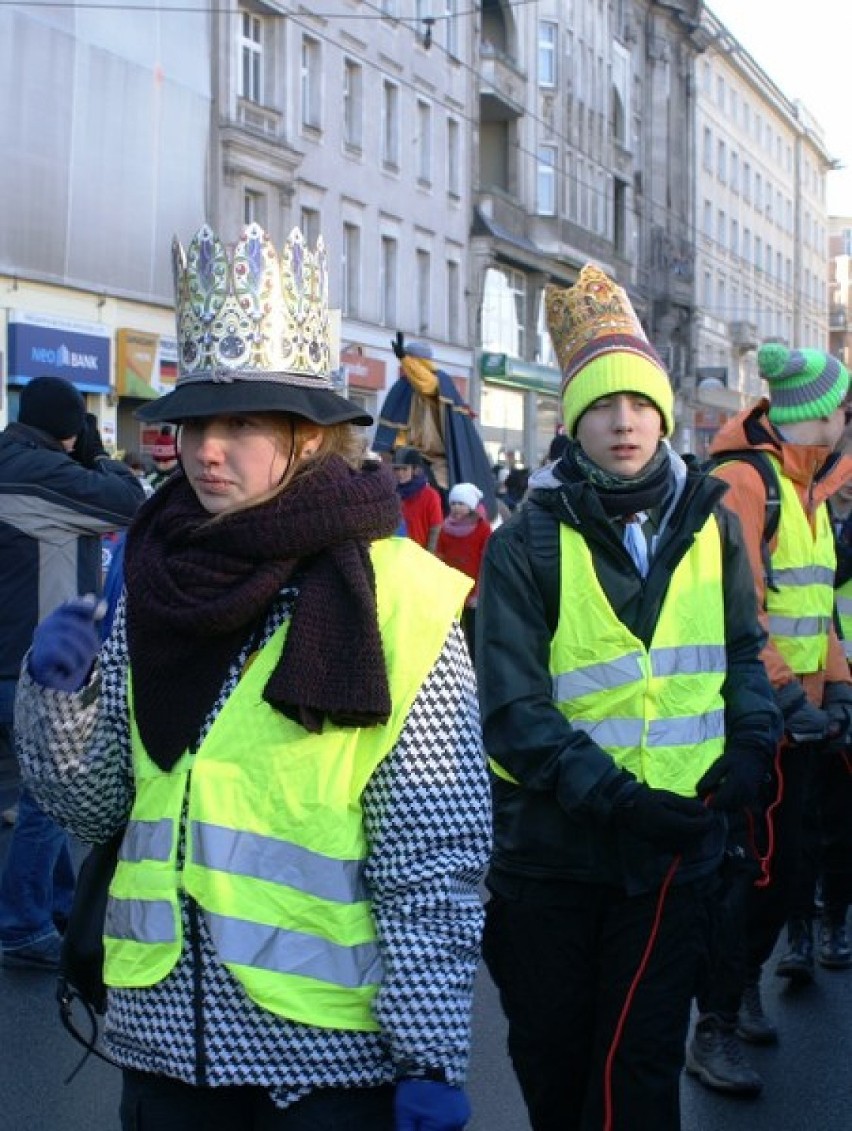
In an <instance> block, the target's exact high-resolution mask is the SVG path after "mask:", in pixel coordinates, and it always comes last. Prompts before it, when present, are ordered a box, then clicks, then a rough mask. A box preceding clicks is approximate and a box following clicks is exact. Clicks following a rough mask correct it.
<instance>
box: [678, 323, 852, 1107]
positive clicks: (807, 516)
mask: <svg viewBox="0 0 852 1131" xmlns="http://www.w3.org/2000/svg"><path fill="white" fill-rule="evenodd" d="M758 365H759V368H760V372H761V375H762V376H763V377H764V379H765V380H766V381H767V382H768V385H769V392H770V397H769V399H762V400H760V401H759V403H758V404H756V405H755V406H754V407H752V408H750V409H748V410H746V411H744V412H742V413H740V414H739V415H738V416H736V417H735V418H733V419H732V420H730V421H728V423H727V424H725V425H724V426H723V427H722V429H721V430H720V431H719V433H718V434H717V436H716V437H715V438H714V440H713V442H712V444H711V448H710V454H711V457H712V459H713V460H714V462H715V464H716V466H715V469H714V471H713V474H715V475H717V476H719V477H720V478H722V479H724V480H725V481H726V482H728V483H729V484H730V488H729V490H728V492H727V494H726V495H725V496H724V500H723V501H724V504H725V505H726V506H727V507H729V508H730V509H731V510H733V511H734V512H735V513H736V514H737V515H738V516H739V519H740V522H741V525H742V528H743V535H744V539H745V545H746V550H747V552H748V556H749V561H750V563H751V568H752V574H753V577H754V586H755V593H756V596H757V605H758V610H759V618H760V622H761V624H762V626H763V628H764V630H765V631H766V633H767V640H766V644H765V646H764V648H763V650H762V653H761V658H762V660H763V662H764V665H765V667H766V670H767V674H768V676H769V679H770V682H771V684H772V688H773V691H774V693H775V698H776V701H777V704H778V706H779V708H780V709H781V712H782V714H783V716H784V729H785V734H784V739H783V741H782V742H781V744H780V747H779V749H778V751H777V754H776V759H775V765H774V773H773V781H772V783H771V784H770V788H769V791H768V792H769V796H768V798H767V802H768V803H767V806H766V811H765V813H760V814H758V819H757V820H756V821H755V828H754V834H755V836H754V844H753V848H754V849H755V851H756V853H757V854H758V856H759V857H761V858H762V864H763V873H764V874H763V876H762V878H761V879H760V880H758V882H757V883H756V884H754V885H752V884H749V885H748V890H747V892H746V894H745V896H744V899H743V908H742V919H741V920H740V926H741V929H742V930H743V931H744V933H745V940H744V952H745V953H744V956H743V961H744V965H745V970H744V971H740V973H742V974H743V976H744V980H743V983H742V984H741V985H739V986H737V985H736V981H737V976H736V974H734V973H732V970H731V962H730V955H725V956H717V957H719V958H721V959H722V966H724V968H725V970H726V973H725V974H721V973H720V972H719V971H720V967H719V966H718V965H716V976H715V977H713V976H711V979H710V984H709V986H708V987H707V988H706V989H705V991H704V992H703V993H702V994H699V998H698V1004H699V1020H698V1023H697V1025H696V1029H695V1034H694V1037H693V1040H692V1042H691V1043H690V1045H689V1048H688V1050H687V1062H686V1063H687V1069H688V1070H689V1071H691V1072H692V1073H693V1074H694V1075H697V1076H698V1077H699V1079H700V1080H701V1081H702V1082H703V1083H704V1084H706V1085H707V1086H708V1087H711V1088H713V1089H715V1090H718V1091H721V1092H726V1093H739V1094H755V1093H756V1092H758V1091H760V1088H761V1080H760V1077H759V1076H758V1075H757V1073H755V1072H753V1071H752V1070H751V1069H750V1068H749V1067H748V1066H747V1065H746V1064H745V1062H744V1060H743V1058H742V1053H741V1050H740V1048H739V1046H738V1044H737V1042H736V1039H735V1037H734V1029H736V1033H737V1035H739V1036H740V1037H742V1038H744V1039H746V1040H748V1041H751V1042H753V1043H758V1044H772V1043H774V1042H775V1041H777V1039H778V1035H777V1030H776V1029H775V1026H774V1025H773V1024H772V1022H771V1021H769V1019H768V1018H767V1017H766V1016H765V1014H764V1012H763V1008H762V1004H761V1000H760V989H759V987H760V977H761V972H762V969H763V966H764V963H765V962H766V961H767V960H768V959H769V957H770V955H771V954H772V951H773V949H774V947H775V945H776V942H777V940H778V937H779V934H780V932H781V929H782V927H783V926H784V923H785V921H787V922H788V939H789V950H788V952H787V953H786V954H785V955H784V956H783V957H782V958H781V959H780V961H779V963H778V966H777V968H776V973H777V974H778V975H780V976H782V977H785V978H789V979H790V980H791V981H792V982H794V983H806V982H808V981H811V980H812V979H813V972H814V965H813V921H812V920H813V914H814V909H813V899H814V890H815V880H816V876H815V875H814V874H813V873H812V871H811V869H810V867H809V866H808V861H807V859H806V856H805V854H804V853H803V851H802V848H803V835H802V834H803V829H804V826H805V814H806V806H807V805H808V804H810V799H811V798H812V795H813V792H812V791H813V782H814V776H815V775H816V774H817V773H818V772H819V767H820V765H821V764H822V763H824V761H825V759H827V758H832V757H838V756H839V752H840V751H841V750H842V749H843V748H844V747H845V742H846V739H847V736H848V735H849V733H850V726H851V725H852V682H850V674H849V668H848V665H847V662H846V658H845V656H844V653H843V648H842V645H841V642H840V640H839V639H838V636H837V632H836V630H835V627H834V624H833V621H832V612H833V598H834V592H833V582H834V569H835V561H836V558H835V547H834V538H833V533H832V529H831V523H830V518H829V513H828V508H827V506H826V502H827V500H828V499H829V497H830V496H831V495H832V494H833V493H834V492H835V491H837V490H838V489H839V488H840V487H841V486H842V484H843V483H844V482H845V480H846V479H848V478H849V476H850V474H852V459H850V458H849V457H848V456H841V455H840V454H839V452H838V451H837V450H836V449H837V447H838V444H839V441H840V438H841V435H842V433H843V428H844V423H845V413H844V408H843V405H844V401H845V398H846V396H847V393H848V390H849V374H848V372H847V370H846V369H845V367H844V366H843V365H842V364H841V363H840V361H839V360H838V359H837V358H835V357H832V356H830V355H828V354H826V353H823V352H822V351H821V350H815V349H801V350H799V349H787V348H786V347H784V346H782V345H780V344H778V343H774V342H773V343H767V344H765V345H763V346H762V347H761V348H760V350H759V352H758ZM768 485H769V486H771V487H772V490H771V491H769V490H768ZM775 507H777V514H776V515H775V516H774V517H775V518H777V529H775V530H774V531H773V532H772V533H771V534H770V535H769V537H768V538H767V535H768V534H769V529H770V527H772V526H774V525H775V522H774V521H770V519H771V512H772V510H773V508H775ZM743 920H744V921H743ZM729 926H730V924H729ZM735 933H736V932H734V934H735Z"/></svg>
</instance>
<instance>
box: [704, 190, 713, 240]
mask: <svg viewBox="0 0 852 1131" xmlns="http://www.w3.org/2000/svg"><path fill="white" fill-rule="evenodd" d="M704 235H705V236H706V237H707V239H708V240H712V239H713V205H712V204H711V203H710V201H709V200H705V201H704Z"/></svg>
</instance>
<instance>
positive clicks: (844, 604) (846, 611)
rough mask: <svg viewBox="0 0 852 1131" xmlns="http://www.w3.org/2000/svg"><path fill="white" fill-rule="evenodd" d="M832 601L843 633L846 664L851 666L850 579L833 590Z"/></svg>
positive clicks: (851, 581) (851, 583)
mask: <svg viewBox="0 0 852 1131" xmlns="http://www.w3.org/2000/svg"><path fill="white" fill-rule="evenodd" d="M834 601H835V604H836V606H837V619H838V620H839V621H840V631H841V632H842V633H843V639H842V640H841V644H842V645H843V651H844V652H845V653H846V662H847V663H848V664H852V577H850V578H849V580H848V581H844V582H843V584H842V585H841V586H840V587H839V588H838V589H835V591H834Z"/></svg>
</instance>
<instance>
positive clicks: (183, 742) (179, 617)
mask: <svg viewBox="0 0 852 1131" xmlns="http://www.w3.org/2000/svg"><path fill="white" fill-rule="evenodd" d="M398 524H399V502H398V499H397V496H396V490H395V484H394V483H393V480H392V478H391V476H390V473H389V472H387V471H386V470H384V469H376V470H371V471H367V472H355V471H352V470H351V468H349V466H348V465H347V464H346V462H345V461H344V460H343V459H341V458H340V457H339V456H331V457H329V458H328V459H326V460H324V461H322V462H320V463H318V464H317V466H316V467H315V468H312V469H311V471H310V472H309V473H307V474H304V475H302V476H300V477H298V478H297V479H295V480H294V481H293V482H292V483H291V484H290V485H289V486H288V487H287V488H286V489H285V490H284V491H283V492H282V493H281V494H280V495H278V496H276V497H275V498H274V499H271V500H269V501H268V502H265V503H261V504H259V505H258V506H255V507H251V508H249V509H247V510H243V511H238V512H235V513H234V514H230V515H225V516H223V517H221V518H217V519H215V520H211V517H210V515H209V514H208V513H207V511H205V510H204V508H203V507H202V506H201V504H200V503H199V502H198V500H197V498H196V496H195V493H194V492H193V490H192V488H191V487H190V486H189V483H188V482H187V480H186V479H185V477H184V476H183V475H180V474H179V475H177V476H175V477H174V478H172V479H171V480H170V481H169V482H167V483H166V484H165V485H164V486H163V487H161V488H160V489H159V491H158V492H157V493H156V494H155V495H154V496H153V497H152V498H151V499H149V500H148V502H147V503H146V504H145V505H144V506H143V507H142V508H141V509H140V511H139V513H138V515H137V517H136V519H135V520H134V522H133V524H132V526H131V528H130V531H129V533H128V538H127V549H126V556H125V580H126V586H127V641H128V650H129V654H130V666H131V671H132V673H133V705H134V711H135V717H136V722H137V725H138V727H139V732H140V735H141V737H142V741H143V743H144V745H145V749H146V750H147V752H148V754H149V755H150V756H151V758H152V759H153V760H154V762H156V764H157V765H158V766H160V767H161V768H162V769H169V768H171V766H173V765H174V764H175V762H176V761H177V760H178V759H179V758H180V756H181V754H182V753H183V751H184V750H186V749H187V748H188V747H191V746H192V744H193V743H195V742H197V740H198V735H199V732H200V729H201V726H202V724H203V722H204V719H205V718H206V716H207V715H208V714H209V712H210V710H211V708H212V707H213V704H214V703H215V701H216V697H217V695H218V694H219V692H220V690H221V687H222V684H223V683H224V681H225V677H226V675H227V672H228V669H229V667H230V665H231V664H232V663H233V661H234V659H235V657H236V656H237V655H238V654H239V651H240V649H241V648H242V647H243V646H244V645H245V644H246V642H247V641H249V640H251V639H252V638H253V636H254V635H255V634H256V633H258V632H259V631H260V629H261V628H262V626H263V623H264V620H265V618H266V615H267V613H268V611H269V607H270V604H271V602H272V601H273V600H274V598H275V597H276V595H277V594H278V593H279V592H280V590H281V589H282V588H283V587H284V586H286V585H287V584H288V583H290V582H291V581H293V580H294V577H295V580H296V582H297V587H298V598H297V600H296V604H295V608H294V610H293V615H292V619H291V623H290V627H289V630H288V634H287V640H286V644H285V646H284V649H283V651H282V654H281V658H280V659H279V661H278V663H277V665H276V667H275V669H274V671H273V672H272V675H271V677H270V679H269V681H268V683H267V684H266V688H265V691H264V699H265V700H266V701H267V702H268V703H271V704H272V706H274V707H276V708H277V709H278V710H280V711H282V712H283V713H284V714H285V715H287V716H288V717H289V718H292V719H295V720H296V721H297V722H299V723H300V724H301V725H302V726H304V727H305V728H306V729H308V730H310V731H313V732H315V733H317V732H319V731H320V730H321V729H322V726H323V722H324V720H325V719H329V720H330V721H331V722H334V723H336V724H338V725H342V726H371V725H375V724H378V723H382V722H385V721H386V720H387V718H388V717H389V715H390V710H391V701H390V689H389V686H388V679H387V672H386V669H385V661H384V652H383V649H382V640H381V635H380V632H379V626H378V619H377V611H376V594H375V577H374V575H373V569H372V565H371V562H370V556H369V552H368V546H369V543H370V542H371V541H373V540H374V539H377V538H383V537H385V536H387V535H389V534H393V532H394V530H395V529H396V527H397V525H398Z"/></svg>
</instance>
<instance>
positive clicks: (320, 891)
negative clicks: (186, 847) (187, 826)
mask: <svg viewBox="0 0 852 1131" xmlns="http://www.w3.org/2000/svg"><path fill="white" fill-rule="evenodd" d="M192 859H193V861H194V862H195V863H196V864H201V865H202V866H203V867H205V868H210V869H212V870H214V871H217V872H227V873H229V874H230V875H234V876H252V877H253V878H254V879H256V880H269V881H270V882H271V883H276V884H284V885H286V886H287V887H291V888H295V889H296V890H297V891H303V892H307V893H308V894H309V895H314V896H316V897H317V898H318V899H330V900H334V902H335V903H360V902H362V901H363V900H366V899H367V898H368V896H369V893H368V892H367V888H366V884H365V883H364V874H363V872H364V867H363V861H361V860H336V859H335V858H334V857H333V856H323V855H322V854H321V853H319V852H313V851H311V849H309V848H303V847H302V846H301V845H298V844H292V843H291V842H290V841H284V840H277V839H276V838H275V837H271V836H261V835H260V834H258V833H249V832H245V831H244V830H242V831H238V830H235V829H228V828H224V827H223V826H222V825H211V824H208V823H206V822H203V821H193V822H192Z"/></svg>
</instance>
